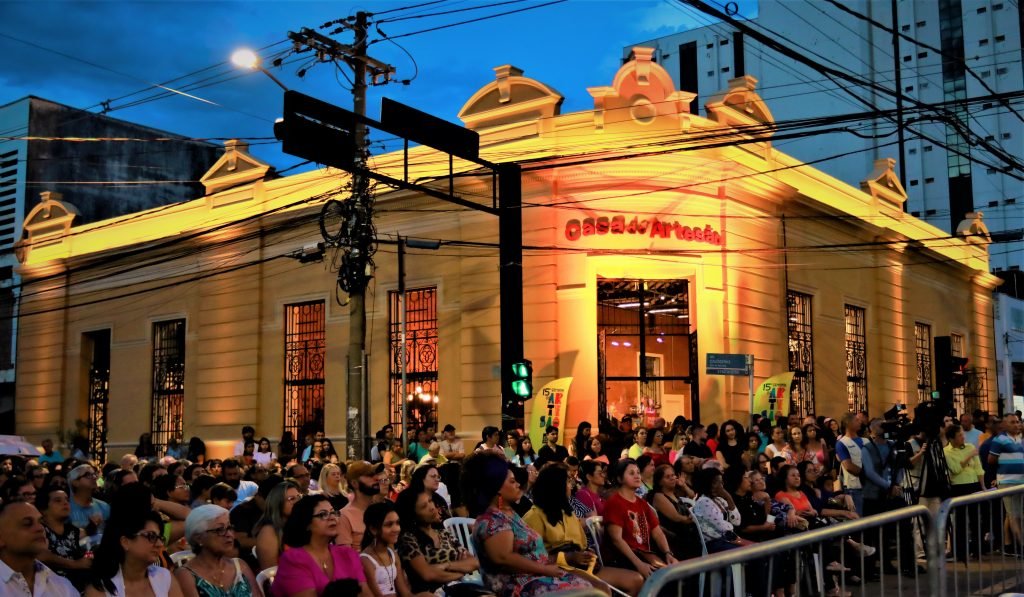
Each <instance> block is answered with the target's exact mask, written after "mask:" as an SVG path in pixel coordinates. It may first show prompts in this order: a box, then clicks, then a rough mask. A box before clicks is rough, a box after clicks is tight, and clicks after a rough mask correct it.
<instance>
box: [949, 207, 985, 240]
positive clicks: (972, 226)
mask: <svg viewBox="0 0 1024 597" xmlns="http://www.w3.org/2000/svg"><path fill="white" fill-rule="evenodd" d="M965 215H966V217H965V218H964V220H963V221H962V222H960V224H959V225H958V226H957V227H956V235H957V236H965V237H967V242H969V243H974V244H976V245H988V244H991V242H992V236H991V235H990V234H989V232H988V226H986V225H985V222H983V221H982V219H983V218H984V217H985V214H984V213H982V212H980V211H972V212H969V213H967V214H965Z"/></svg>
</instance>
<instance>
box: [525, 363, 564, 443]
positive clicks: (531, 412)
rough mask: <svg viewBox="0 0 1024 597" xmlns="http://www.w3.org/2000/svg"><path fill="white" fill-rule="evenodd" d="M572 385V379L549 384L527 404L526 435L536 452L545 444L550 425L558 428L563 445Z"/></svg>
mask: <svg viewBox="0 0 1024 597" xmlns="http://www.w3.org/2000/svg"><path fill="white" fill-rule="evenodd" d="M571 384H572V378H571V377H563V378H561V379H556V380H554V381H551V382H548V383H547V384H545V386H544V387H543V388H541V389H540V391H539V392H537V395H536V396H534V398H533V400H531V401H529V402H528V403H527V404H526V410H527V413H526V434H527V435H529V436H530V441H532V442H533V445H534V449H535V450H536V449H538V448H539V447H540V446H542V445H543V444H544V431H545V430H546V429H547V427H548V425H554V426H555V427H558V443H562V438H563V437H564V436H565V429H564V428H563V425H562V423H563V422H564V421H565V405H566V402H567V401H568V400H569V386H570V385H571Z"/></svg>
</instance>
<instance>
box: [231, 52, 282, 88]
mask: <svg viewBox="0 0 1024 597" xmlns="http://www.w3.org/2000/svg"><path fill="white" fill-rule="evenodd" d="M231 63H232V64H234V65H235V66H237V67H238V68H244V69H247V70H258V71H260V72H262V73H263V74H265V75H267V76H268V77H270V80H271V81H273V82H275V83H277V85H278V87H280V88H281V89H284V90H285V91H288V88H287V87H285V85H284V83H282V82H281V81H280V80H279V79H278V78H277V77H275V76H274V75H273V74H271V72H270V71H268V70H267V69H265V68H263V65H262V64H261V61H260V57H259V54H257V53H256V52H254V51H252V50H250V49H249V48H239V49H237V50H235V51H234V52H233V53H232V54H231Z"/></svg>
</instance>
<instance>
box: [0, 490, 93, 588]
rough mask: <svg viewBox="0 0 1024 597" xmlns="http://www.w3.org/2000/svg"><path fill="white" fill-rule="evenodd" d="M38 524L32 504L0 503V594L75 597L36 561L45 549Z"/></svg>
mask: <svg viewBox="0 0 1024 597" xmlns="http://www.w3.org/2000/svg"><path fill="white" fill-rule="evenodd" d="M42 521H43V517H42V515H41V514H39V510H36V507H35V506H33V505H32V504H28V503H24V502H11V503H8V504H0V595H3V596H4V597H7V596H8V595H11V596H14V595H28V596H29V597H37V596H38V597H72V596H77V595H79V592H78V591H77V590H75V587H74V586H73V585H72V584H71V581H69V580H68V579H66V578H64V577H62V576H60V575H58V574H57V573H56V572H54V571H53V570H50V569H49V568H47V567H46V565H45V564H43V563H42V562H40V561H39V559H38V558H39V555H40V554H42V553H44V552H46V551H47V550H48V549H49V547H48V543H47V541H46V533H45V531H44V530H43V522H42Z"/></svg>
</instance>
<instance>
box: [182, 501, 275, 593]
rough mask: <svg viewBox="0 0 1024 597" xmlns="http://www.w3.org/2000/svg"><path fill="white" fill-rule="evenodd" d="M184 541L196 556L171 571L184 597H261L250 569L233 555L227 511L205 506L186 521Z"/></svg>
mask: <svg viewBox="0 0 1024 597" xmlns="http://www.w3.org/2000/svg"><path fill="white" fill-rule="evenodd" d="M185 539H186V540H187V541H188V544H189V546H190V547H191V548H192V553H194V554H196V556H195V557H194V558H192V559H191V560H189V562H188V563H187V564H185V565H184V566H182V567H181V568H178V570H176V571H175V572H174V575H175V577H177V579H178V582H179V583H180V584H181V589H182V592H183V593H184V594H185V595H186V597H250V596H253V597H262V596H263V591H262V590H260V587H259V586H257V584H256V578H255V577H254V576H253V574H252V570H250V569H249V566H248V565H246V563H245V562H243V561H242V560H241V559H239V558H235V557H232V554H233V553H234V552H235V529H234V527H232V526H231V522H230V520H229V515H228V511H227V510H225V509H224V508H221V507H220V506H214V505H212V504H207V505H205V506H200V507H198V508H196V509H195V510H193V511H192V512H191V514H189V515H188V518H187V519H186V520H185Z"/></svg>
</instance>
